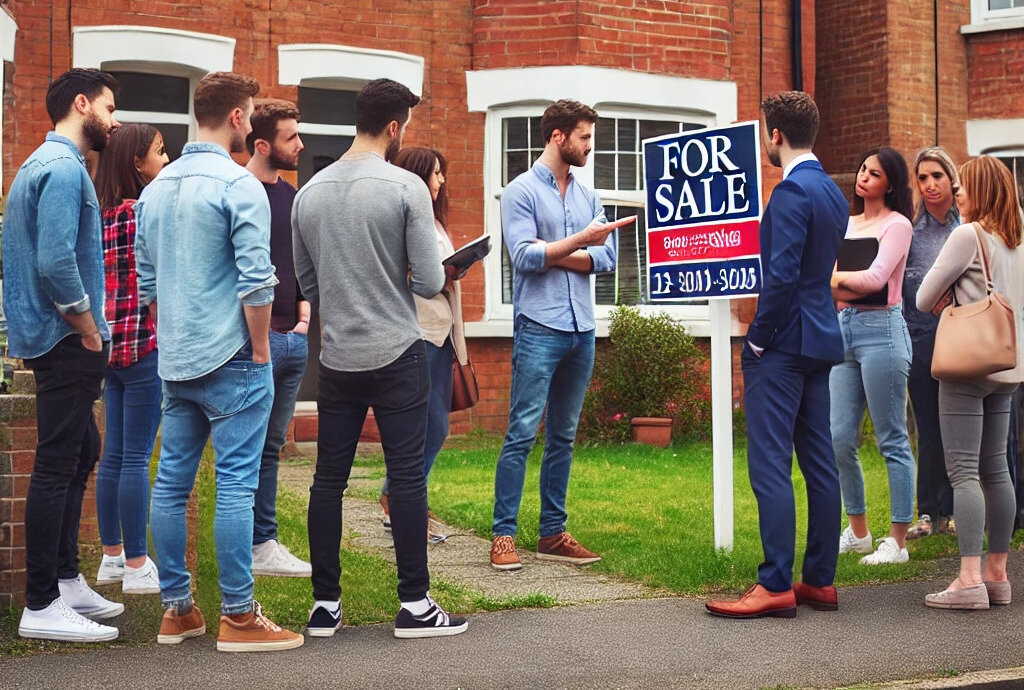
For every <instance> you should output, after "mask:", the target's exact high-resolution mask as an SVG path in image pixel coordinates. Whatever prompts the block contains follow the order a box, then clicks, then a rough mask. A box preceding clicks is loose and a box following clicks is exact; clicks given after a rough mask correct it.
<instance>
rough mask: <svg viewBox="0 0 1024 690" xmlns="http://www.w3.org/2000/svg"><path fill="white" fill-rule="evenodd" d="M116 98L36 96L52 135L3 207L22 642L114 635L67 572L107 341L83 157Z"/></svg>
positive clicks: (108, 614)
mask: <svg viewBox="0 0 1024 690" xmlns="http://www.w3.org/2000/svg"><path fill="white" fill-rule="evenodd" d="M117 89H118V83H117V79H115V78H114V77H113V76H112V75H110V74H107V73H106V72H101V71H99V70H96V69H73V70H71V71H69V72H65V73H64V74H62V75H60V76H59V77H57V78H56V79H55V80H54V81H53V83H52V84H51V85H50V87H49V89H47V92H46V110H47V112H48V113H49V115H50V120H51V121H52V122H53V131H52V132H49V133H48V134H47V135H46V141H45V142H43V144H42V145H41V146H40V147H39V148H38V149H36V150H35V151H34V152H33V153H32V155H31V156H29V157H28V159H27V160H26V161H25V163H24V164H23V165H22V166H21V169H20V170H18V174H17V176H16V177H15V178H14V182H13V183H12V184H11V190H10V193H9V194H8V197H7V217H6V218H5V219H4V221H5V222H4V241H3V265H4V311H5V312H6V314H7V319H8V328H9V333H8V348H9V352H8V354H9V355H10V356H12V357H21V358H23V359H24V360H25V364H26V365H27V366H28V368H29V369H31V370H32V373H33V375H34V377H35V381H36V410H37V415H38V416H37V419H38V429H39V439H38V442H37V445H36V455H35V461H34V463H33V466H32V477H31V479H30V480H29V487H28V497H27V500H26V502H25V551H26V554H25V555H26V558H25V567H26V576H25V610H24V612H23V613H22V616H21V623H20V625H19V626H18V634H19V635H21V636H22V637H32V638H41V639H49V640H64V641H70V642H99V641H104V640H113V639H115V638H116V637H117V635H118V631H117V628H115V627H112V626H107V625H99V624H98V623H95V622H93V620H90V619H106V618H112V617H114V616H117V615H118V614H120V613H121V612H122V611H124V606H123V605H122V604H118V603H116V602H112V601H107V600H106V599H104V598H103V597H101V596H100V595H99V594H97V593H96V592H94V591H93V590H91V589H90V588H89V586H88V585H87V584H86V582H85V578H84V577H83V576H82V574H81V573H79V572H78V521H79V516H80V515H81V512H82V495H83V493H84V492H85V484H86V481H87V480H88V478H89V474H90V473H91V472H92V469H93V467H95V466H96V462H97V461H98V460H99V451H100V437H99V431H98V430H97V428H96V421H95V419H94V418H93V413H92V406H93V402H94V401H95V400H96V399H97V398H98V397H99V394H100V384H101V383H102V381H103V377H104V375H105V373H106V369H107V348H106V345H107V343H108V342H109V341H110V329H109V327H108V326H107V322H106V319H104V315H103V307H104V304H105V302H106V295H105V292H104V278H103V245H102V231H101V226H100V213H99V204H98V203H97V201H96V190H95V188H94V187H93V185H92V181H91V180H90V179H89V173H88V172H87V171H86V168H85V154H86V153H87V152H89V151H101V150H102V149H103V148H104V147H105V146H106V145H107V141H108V140H109V139H110V135H111V133H112V132H113V131H114V129H116V128H117V127H118V122H117V120H115V119H114V109H115V104H114V93H115V91H117ZM86 617H88V618H86Z"/></svg>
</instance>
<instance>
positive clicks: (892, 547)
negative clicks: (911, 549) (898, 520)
mask: <svg viewBox="0 0 1024 690" xmlns="http://www.w3.org/2000/svg"><path fill="white" fill-rule="evenodd" d="M909 560H910V554H909V553H908V552H907V547H905V546H904V547H903V548H902V549H901V548H900V547H899V545H898V544H897V543H896V540H895V539H893V538H892V537H882V538H881V539H879V540H878V548H877V549H875V552H874V553H870V554H868V555H867V556H865V557H864V558H862V559H860V564H861V565H881V564H883V563H906V562H907V561H909Z"/></svg>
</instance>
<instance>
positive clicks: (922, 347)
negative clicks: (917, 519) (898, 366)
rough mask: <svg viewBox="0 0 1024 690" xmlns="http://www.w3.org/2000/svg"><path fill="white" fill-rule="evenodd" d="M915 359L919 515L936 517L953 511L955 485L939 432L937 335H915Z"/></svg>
mask: <svg viewBox="0 0 1024 690" xmlns="http://www.w3.org/2000/svg"><path fill="white" fill-rule="evenodd" d="M912 342H913V346H914V355H913V359H912V360H911V362H910V377H909V378H908V379H907V386H908V389H909V391H910V404H911V407H913V409H914V426H915V427H917V514H918V515H929V516H931V518H932V520H938V519H939V518H940V517H949V516H951V515H952V514H953V487H951V486H950V484H949V477H948V476H947V475H946V458H945V455H944V451H943V449H942V434H941V432H940V431H939V382H938V381H936V380H935V379H933V378H932V351H933V350H934V349H935V334H934V333H931V334H928V335H919V334H914V335H913V336H912Z"/></svg>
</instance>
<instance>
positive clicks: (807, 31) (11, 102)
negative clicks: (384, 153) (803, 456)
mask: <svg viewBox="0 0 1024 690" xmlns="http://www.w3.org/2000/svg"><path fill="white" fill-rule="evenodd" d="M0 54H2V57H3V60H4V79H3V120H2V128H3V129H2V175H3V189H4V190H6V189H7V187H8V186H9V185H10V181H11V179H12V178H13V175H14V172H15V171H16V170H17V168H18V165H19V164H20V163H21V161H23V160H24V159H25V157H26V156H27V155H28V154H29V153H30V152H31V151H32V150H33V149H34V148H35V147H36V146H37V145H38V142H39V141H40V140H41V139H42V137H43V135H44V133H45V132H46V131H47V129H48V128H49V124H48V122H47V120H46V116H45V110H44V107H43V98H44V94H45V89H46V85H47V82H48V78H49V77H50V76H51V75H56V74H59V73H60V72H62V71H64V70H65V69H67V68H69V67H71V66H92V67H102V68H103V69H107V70H110V71H114V72H116V73H118V75H119V76H120V77H121V80H122V84H123V89H122V92H121V94H120V96H119V100H118V104H119V110H118V117H119V118H120V119H121V120H122V121H146V122H151V123H154V124H156V125H157V126H158V127H159V128H160V129H161V130H162V131H163V133H164V136H165V139H166V140H167V142H168V146H169V148H170V149H171V151H172V153H173V152H174V150H175V149H176V148H177V149H180V147H181V145H182V144H183V143H184V141H186V140H187V139H188V138H189V137H191V136H193V135H194V133H195V124H194V122H193V119H192V116H191V113H190V109H191V98H190V95H191V89H192V87H193V86H194V84H195V82H196V80H197V79H198V78H199V77H200V76H202V75H203V74H204V73H206V72H208V71H213V70H227V69H230V70H234V71H238V72H243V73H246V74H251V75H253V76H256V77H257V78H258V79H259V80H260V82H261V83H262V84H263V87H264V91H265V93H266V94H267V95H271V96H278V97H283V98H289V99H293V100H296V101H297V102H298V103H299V106H300V107H301V109H302V111H303V123H302V125H301V130H300V131H301V132H302V136H303V138H304V140H305V143H306V147H307V148H306V151H305V152H304V154H303V158H302V164H301V167H300V170H299V172H298V180H297V181H298V182H299V183H302V182H304V181H305V180H306V179H308V177H309V176H310V175H311V174H312V173H313V172H314V171H315V170H317V169H319V168H320V167H322V166H323V165H325V164H326V163H328V162H330V161H331V160H333V159H334V158H335V157H337V155H339V154H340V153H341V152H342V151H343V150H344V149H345V147H346V146H347V144H348V142H349V141H350V139H351V137H352V135H353V134H354V129H355V128H354V123H353V118H352V112H353V97H354V94H355V92H356V91H357V90H358V88H359V87H360V86H361V85H362V84H363V83H365V82H366V81H367V80H369V79H372V78H375V77H379V76H387V77H391V78H393V79H396V80H398V81H401V82H403V83H405V84H407V85H408V86H410V88H412V89H413V90H414V91H415V92H417V93H419V94H422V96H423V98H424V103H423V105H421V106H420V107H419V108H417V109H416V110H415V112H414V118H413V123H412V125H411V127H410V131H409V134H408V135H407V142H408V143H414V144H426V145H430V146H434V147H437V148H439V149H441V150H442V151H444V152H445V154H446V155H447V156H448V158H449V161H450V171H449V176H448V179H449V188H450V192H451V196H452V219H451V227H450V230H451V232H452V234H453V235H454V237H455V240H456V244H461V243H462V242H464V241H467V240H470V239H473V238H475V237H478V236H479V235H481V234H483V233H488V234H490V235H491V236H492V237H493V239H494V240H495V242H494V245H495V247H496V250H495V251H494V252H492V255H491V256H490V257H488V259H487V260H486V262H485V265H483V266H482V267H476V268H474V269H473V270H472V271H471V272H470V274H469V275H468V276H467V277H466V279H465V280H464V283H463V285H464V303H465V317H466V321H467V324H468V325H467V331H468V334H469V336H470V349H471V353H472V356H473V358H474V361H475V363H476V368H477V374H478V377H479V380H480V383H481V386H482V389H483V390H482V393H483V399H482V401H481V402H480V404H479V405H478V406H477V407H475V408H474V409H473V410H471V411H470V412H468V413H460V415H459V416H458V418H457V419H456V420H455V421H456V430H460V429H461V430H464V429H466V428H468V427H469V426H481V427H484V428H487V429H492V430H503V429H504V426H505V423H506V414H507V405H508V385H509V371H510V363H509V358H510V349H511V314H512V310H511V304H510V301H511V297H510V293H511V287H510V282H511V281H510V270H509V265H508V260H507V256H506V255H505V253H504V252H503V251H501V250H500V248H501V241H500V239H501V229H500V222H499V216H498V198H499V196H500V193H501V190H502V187H503V186H504V184H506V183H507V181H508V180H510V179H511V178H512V177H514V176H515V175H516V174H517V173H518V172H520V171H522V170H524V169H526V167H527V166H528V165H529V164H530V163H531V162H532V160H533V159H534V158H535V157H536V155H537V154H538V152H539V150H540V148H541V147H542V146H543V143H542V142H541V141H539V116H540V114H541V113H542V112H543V109H544V107H545V106H546V104H547V103H550V102H551V101H552V100H554V99H556V98H561V97H571V98H576V99H578V100H581V101H584V102H586V103H588V104H590V105H593V106H595V107H596V108H597V110H598V111H599V113H600V114H601V116H602V119H601V121H600V123H599V124H598V127H597V137H596V148H595V151H594V154H593V155H592V156H591V160H590V162H589V163H588V166H587V167H586V168H583V169H582V170H581V171H580V173H579V174H580V178H581V179H582V180H583V181H584V182H585V183H586V184H588V185H591V186H594V187H595V188H597V189H599V190H600V192H601V195H602V197H603V198H604V199H605V202H606V204H607V206H608V207H609V212H611V213H620V212H621V213H633V212H635V207H636V206H637V205H639V204H641V203H642V190H641V188H640V180H641V177H642V176H640V175H639V174H638V168H639V155H638V152H639V140H640V139H641V138H643V137H645V136H650V135H652V134H654V133H663V132H668V131H678V130H679V129H683V128H687V127H695V126H703V125H709V124H722V123H728V122H732V121H735V120H747V119H755V118H757V116H758V110H757V106H758V101H759V98H760V95H761V94H762V93H764V92H769V91H777V90H782V89H788V88H793V87H794V86H801V87H802V88H804V89H805V90H807V91H810V92H812V93H814V94H815V96H816V98H817V100H818V103H819V105H820V106H821V111H822V115H823V126H822V133H821V136H820V138H819V146H818V153H819V156H820V157H821V158H822V161H823V162H824V164H825V166H826V169H827V170H828V171H829V172H830V173H833V174H835V175H837V177H838V179H840V180H843V179H844V178H843V176H845V175H848V174H849V173H851V172H852V166H853V165H854V164H855V163H856V161H855V160H854V158H855V157H856V154H857V152H859V151H861V150H863V149H865V148H867V147H869V146H871V145H878V144H881V143H887V142H889V143H892V144H893V145H895V146H897V147H898V148H900V149H901V150H902V151H904V153H905V154H907V155H908V156H912V155H913V153H914V151H915V150H916V149H918V148H919V147H921V146H925V145H930V144H934V143H939V144H941V145H943V146H946V147H947V148H948V149H949V150H950V151H951V152H952V154H953V155H954V157H955V158H956V159H958V160H963V159H964V158H965V156H967V155H968V154H971V155H974V154H978V153H982V152H997V153H998V155H1000V156H1002V157H1004V159H1006V160H1007V161H1008V162H1009V163H1010V164H1011V165H1016V166H1017V168H1018V171H1019V172H1021V173H1024V169H1022V167H1024V166H1022V164H1024V99H1022V98H1021V97H1020V93H1021V92H1022V91H1024V0H953V1H952V2H939V1H938V0H933V2H930V3H920V2H918V3H910V2H866V3H859V4H858V3H848V2H841V1H840V0H817V1H816V2H811V1H810V0H803V1H802V2H794V1H793V0H789V1H784V0H757V1H755V0H700V1H698V2H681V1H676V0H658V1H655V0H573V1H572V2H563V3H549V2H543V1H542V0H432V1H431V2H417V1H414V0H374V2H372V3H368V2H365V1H357V0H324V1H322V2H316V3H313V2H292V3H287V4H282V3H276V4H275V3H271V2H270V1H269V0H255V1H250V2H236V1H234V0H218V1H217V2H211V3H194V4H190V5H182V4H181V3H177V2H169V1H166V0H147V1H146V2H141V1H139V0H127V1H125V2H111V1H110V0H52V1H51V0H3V2H2V10H0ZM778 178H779V173H778V171H777V170H774V169H771V168H770V167H767V166H766V169H765V175H764V179H765V184H766V186H768V187H770V186H772V185H773V184H774V183H775V181H777V180H778ZM1021 178H1022V179H1024V174H1021ZM626 235H628V233H626V234H624V236H622V237H621V238H620V260H619V267H618V270H617V271H616V273H615V274H613V275H602V276H599V277H598V278H597V279H596V280H595V298H596V300H597V303H598V305H599V306H598V316H599V317H601V316H606V315H607V313H608V310H610V309H611V308H612V305H613V304H615V303H616V302H617V301H627V302H631V301H635V299H636V298H637V297H639V296H641V295H642V293H643V291H644V290H645V286H644V284H643V280H644V278H643V273H644V271H643V265H642V264H643V260H644V259H643V257H644V247H643V233H642V229H641V231H640V232H639V233H635V234H633V235H632V236H626ZM668 309H669V311H671V312H672V313H673V314H674V315H675V316H677V317H679V318H681V319H683V320H684V321H685V322H686V323H687V325H688V326H689V327H690V328H691V329H692V331H693V332H694V334H695V335H697V336H701V337H703V336H707V335H708V328H709V324H708V313H707V312H708V310H707V307H706V306H704V305H699V304H698V305H694V304H690V305H679V306H672V307H668ZM752 313H753V300H745V301H739V302H736V303H734V307H733V322H734V323H733V335H734V336H737V337H738V336H740V335H742V333H743V331H744V323H745V322H746V321H748V320H749V319H750V317H751V316H752ZM606 328H607V326H606V324H602V325H599V327H598V334H599V336H600V335H601V334H602V333H603V332H605V331H606ZM736 378H737V383H738V377H736ZM307 379H308V380H307V384H310V385H307V386H306V387H305V388H304V391H303V397H306V398H311V397H312V385H311V383H312V377H307Z"/></svg>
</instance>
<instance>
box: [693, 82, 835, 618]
mask: <svg viewBox="0 0 1024 690" xmlns="http://www.w3.org/2000/svg"><path fill="white" fill-rule="evenodd" d="M761 111H762V114H763V119H762V128H763V129H762V134H761V138H762V141H763V142H764V147H765V151H766V153H767V154H768V160H769V161H771V163H772V165H775V166H776V167H780V168H782V169H783V173H782V182H780V183H779V184H778V186H776V187H775V190H774V191H773V192H772V195H771V200H770V201H769V202H768V206H767V207H766V208H765V211H764V217H763V219H762V221H761V267H762V271H763V275H764V278H763V287H762V288H761V294H760V296H759V298H758V302H757V316H755V317H754V322H753V323H752V324H750V328H749V329H748V331H747V342H746V344H745V346H744V348H743V355H742V363H743V381H744V388H745V392H744V406H745V408H746V414H747V462H748V465H749V469H750V484H751V486H752V487H753V489H754V495H755V496H756V497H757V506H758V513H759V514H760V523H761V545H762V547H763V548H764V562H763V563H762V564H761V565H760V567H759V568H758V581H757V584H755V585H754V586H753V587H751V588H750V589H748V590H747V592H746V593H745V594H744V595H743V596H742V597H740V599H739V600H738V601H709V602H708V603H707V608H708V611H709V612H711V613H712V614H715V615H718V616H725V617H730V618H758V617H761V616H779V617H783V618H792V617H793V616H795V615H796V606H797V603H798V602H799V603H805V604H808V605H810V606H812V607H814V608H817V609H824V610H835V609H836V608H837V607H838V603H837V598H836V589H835V587H834V586H833V585H832V581H833V580H834V578H835V572H836V559H837V558H838V550H839V527H840V522H839V521H840V503H839V500H840V499H839V475H838V473H837V471H836V461H835V456H834V455H833V453H832V433H831V429H830V426H829V392H828V376H829V370H830V369H831V368H832V365H833V364H834V363H835V362H839V361H842V359H843V341H842V336H841V335H840V332H839V323H838V320H837V319H836V310H835V305H834V304H833V302H832V293H831V290H830V287H829V280H830V278H831V276H832V269H833V266H834V265H835V262H836V255H837V254H838V252H839V243H840V242H841V241H842V239H843V235H844V234H845V232H846V224H847V220H848V218H849V214H850V207H849V204H848V203H847V201H846V198H845V197H844V196H843V193H842V192H841V191H839V188H838V187H837V186H836V184H835V183H834V182H833V181H832V179H831V178H830V177H829V176H828V175H826V174H825V171H824V170H823V169H822V167H821V164H820V163H818V159H817V158H815V157H814V154H813V153H811V147H812V146H813V144H814V137H815V135H816V134H817V132H818V108H817V106H816V105H815V104H814V101H813V100H812V99H811V97H810V96H808V95H807V94H806V93H803V92H801V91H786V92H783V93H780V94H777V95H773V96H768V97H767V98H765V99H764V100H763V101H762V102H761ZM794 448H795V449H796V455H797V461H798V462H799V464H800V471H801V472H802V473H803V475H804V479H805V481H806V484H807V505H808V518H807V523H808V526H807V551H806V554H805V556H804V564H803V578H802V579H803V581H802V582H798V583H796V585H794V584H793V551H794V547H795V541H796V509H795V506H794V498H793V482H792V480H791V472H792V465H793V450H794Z"/></svg>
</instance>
